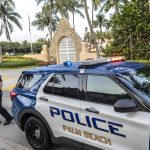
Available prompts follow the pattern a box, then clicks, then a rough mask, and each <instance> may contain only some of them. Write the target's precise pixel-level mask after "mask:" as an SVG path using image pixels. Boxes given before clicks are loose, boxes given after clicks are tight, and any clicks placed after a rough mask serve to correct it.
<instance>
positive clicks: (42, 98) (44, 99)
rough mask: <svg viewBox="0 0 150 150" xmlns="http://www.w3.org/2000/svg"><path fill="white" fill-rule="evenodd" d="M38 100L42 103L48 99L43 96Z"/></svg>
mask: <svg viewBox="0 0 150 150" xmlns="http://www.w3.org/2000/svg"><path fill="white" fill-rule="evenodd" d="M39 99H40V100H42V101H48V99H47V98H46V97H45V96H43V97H40V98H39Z"/></svg>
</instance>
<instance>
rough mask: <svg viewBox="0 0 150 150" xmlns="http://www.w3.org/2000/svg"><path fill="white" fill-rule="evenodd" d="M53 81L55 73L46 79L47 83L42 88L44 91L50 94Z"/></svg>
mask: <svg viewBox="0 0 150 150" xmlns="http://www.w3.org/2000/svg"><path fill="white" fill-rule="evenodd" d="M54 81H55V75H54V76H52V78H51V79H50V80H49V81H48V83H47V84H46V86H45V87H44V89H43V91H44V93H47V94H52V92H53V85H54Z"/></svg>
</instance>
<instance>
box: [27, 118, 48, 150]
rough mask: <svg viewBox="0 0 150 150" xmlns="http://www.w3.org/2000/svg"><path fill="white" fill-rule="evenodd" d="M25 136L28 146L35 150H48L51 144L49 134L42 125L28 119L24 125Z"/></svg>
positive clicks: (37, 120) (37, 121)
mask: <svg viewBox="0 0 150 150" xmlns="http://www.w3.org/2000/svg"><path fill="white" fill-rule="evenodd" d="M25 134H26V137H27V140H28V142H29V143H30V145H31V146H32V147H33V148H34V149H36V150H48V148H49V145H50V144H51V139H50V137H49V134H48V132H47V130H46V128H45V126H44V125H43V123H42V122H41V121H40V120H39V119H38V118H35V117H30V118H29V119H28V120H27V122H26V124H25Z"/></svg>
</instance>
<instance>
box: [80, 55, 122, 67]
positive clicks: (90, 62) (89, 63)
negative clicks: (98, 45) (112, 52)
mask: <svg viewBox="0 0 150 150" xmlns="http://www.w3.org/2000/svg"><path fill="white" fill-rule="evenodd" d="M124 60H125V57H124V56H116V57H110V58H100V59H95V60H87V61H84V62H82V64H81V66H80V67H83V66H92V65H97V64H102V63H107V62H118V61H124Z"/></svg>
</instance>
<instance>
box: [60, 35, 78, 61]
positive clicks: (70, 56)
mask: <svg viewBox="0 0 150 150" xmlns="http://www.w3.org/2000/svg"><path fill="white" fill-rule="evenodd" d="M76 59H77V56H76V50H75V44H74V42H73V41H72V39H71V38H70V37H67V36H66V37H63V38H62V39H61V40H60V42H59V62H60V63H63V62H65V61H72V62H75V61H76Z"/></svg>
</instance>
